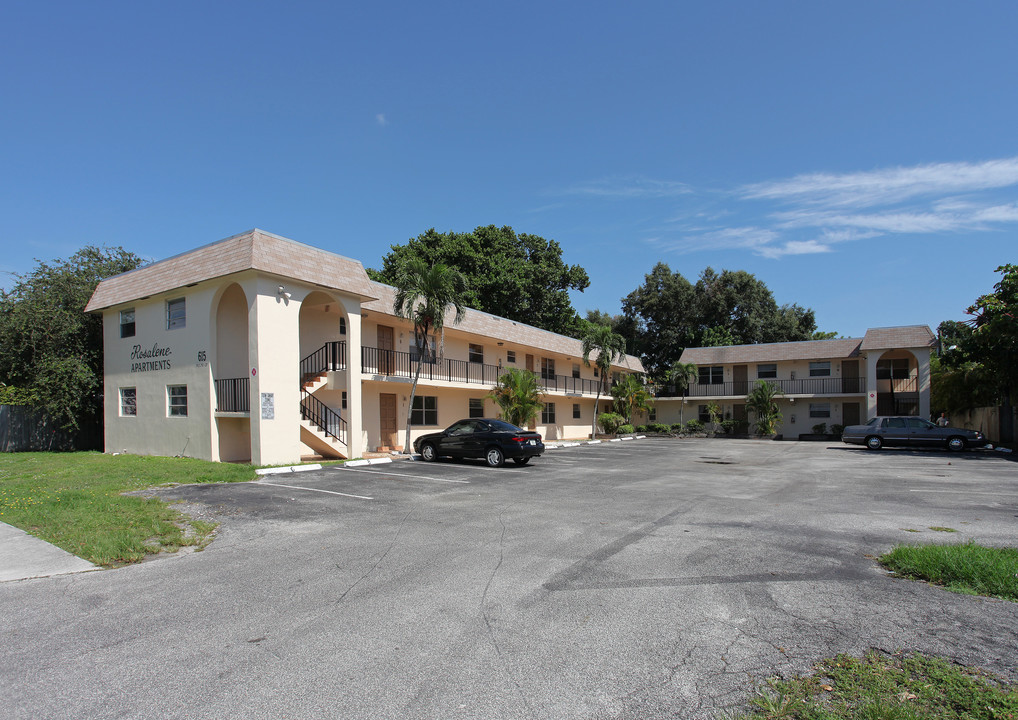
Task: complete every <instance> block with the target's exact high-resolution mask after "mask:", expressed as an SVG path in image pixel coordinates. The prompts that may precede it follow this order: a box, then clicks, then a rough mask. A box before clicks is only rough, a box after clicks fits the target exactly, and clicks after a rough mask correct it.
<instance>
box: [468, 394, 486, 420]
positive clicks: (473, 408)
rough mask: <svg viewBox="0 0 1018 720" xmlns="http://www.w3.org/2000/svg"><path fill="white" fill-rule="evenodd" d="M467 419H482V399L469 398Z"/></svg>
mask: <svg viewBox="0 0 1018 720" xmlns="http://www.w3.org/2000/svg"><path fill="white" fill-rule="evenodd" d="M467 417H472V418H482V417H484V398H470V412H469V414H468V415H467Z"/></svg>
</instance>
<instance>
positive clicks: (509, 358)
mask: <svg viewBox="0 0 1018 720" xmlns="http://www.w3.org/2000/svg"><path fill="white" fill-rule="evenodd" d="M505 361H506V362H507V363H512V364H513V365H515V364H516V351H515V350H506V351H505Z"/></svg>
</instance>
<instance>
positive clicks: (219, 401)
mask: <svg viewBox="0 0 1018 720" xmlns="http://www.w3.org/2000/svg"><path fill="white" fill-rule="evenodd" d="M215 386H216V412H235V413H249V412H251V380H250V378H246V377H239V378H225V379H223V380H216V381H215Z"/></svg>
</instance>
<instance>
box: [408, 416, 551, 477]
mask: <svg viewBox="0 0 1018 720" xmlns="http://www.w3.org/2000/svg"><path fill="white" fill-rule="evenodd" d="M414 450H416V451H417V452H419V453H420V454H421V457H422V458H424V459H425V460H426V461H428V462H432V461H434V460H437V459H438V458H440V457H442V456H448V457H461V458H484V460H485V461H486V462H487V463H488V465H490V466H491V467H499V466H500V465H501V464H502V463H503V462H505V459H506V458H512V459H513V462H515V463H516V464H517V465H526V464H527V463H528V462H530V458H534V457H539V456H540V455H541V453H543V452H544V443H543V442H541V436H540V435H539V434H538V433H536V432H531V431H530V430H523V429H521V428H518V427H516V426H515V425H512V424H510V423H507V422H505V421H504V420H489V419H488V418H471V419H470V420H460V421H459V422H457V423H453V424H452V425H450V426H449V427H448V428H446V429H445V430H443V431H442V432H437V433H430V434H428V435H422V436H421V437H419V438H417V439H416V440H414Z"/></svg>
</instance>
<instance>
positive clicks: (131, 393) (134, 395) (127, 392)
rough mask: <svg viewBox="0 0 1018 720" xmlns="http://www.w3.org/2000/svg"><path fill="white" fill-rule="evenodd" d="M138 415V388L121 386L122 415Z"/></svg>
mask: <svg viewBox="0 0 1018 720" xmlns="http://www.w3.org/2000/svg"><path fill="white" fill-rule="evenodd" d="M137 416H138V389H137V388H133V387H130V388H127V387H125V388H120V417H137Z"/></svg>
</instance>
